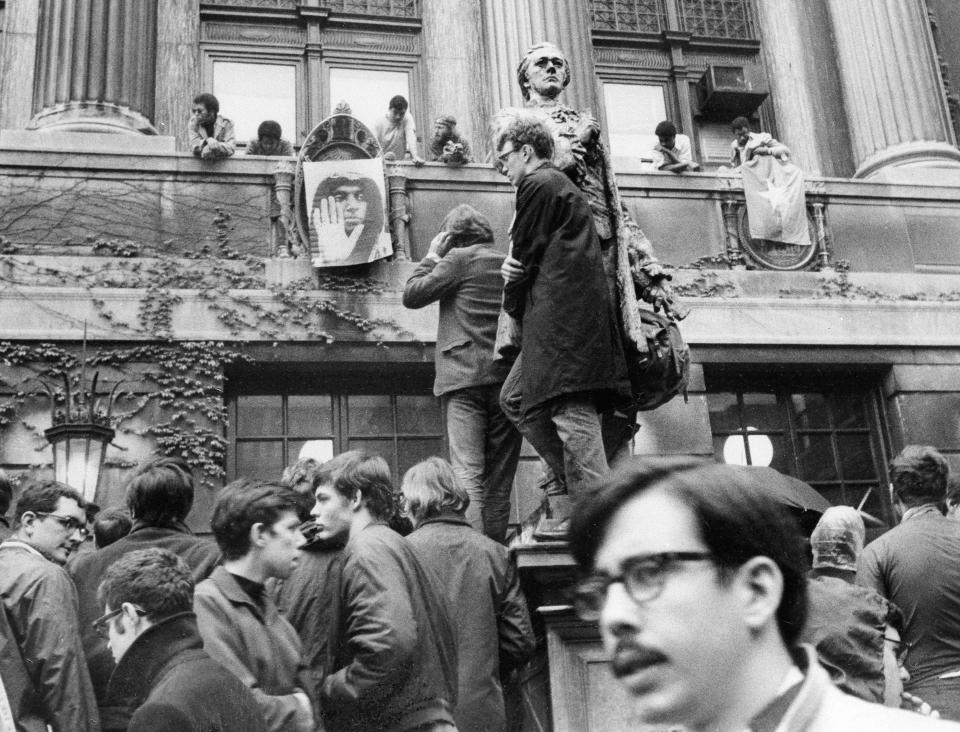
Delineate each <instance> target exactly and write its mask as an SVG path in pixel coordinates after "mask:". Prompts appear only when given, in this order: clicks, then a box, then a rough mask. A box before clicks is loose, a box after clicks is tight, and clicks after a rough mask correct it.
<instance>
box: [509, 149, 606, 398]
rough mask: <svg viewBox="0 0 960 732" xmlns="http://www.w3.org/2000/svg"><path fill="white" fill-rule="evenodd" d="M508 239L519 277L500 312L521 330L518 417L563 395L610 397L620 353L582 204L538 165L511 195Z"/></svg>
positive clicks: (566, 184)
mask: <svg viewBox="0 0 960 732" xmlns="http://www.w3.org/2000/svg"><path fill="white" fill-rule="evenodd" d="M511 238H512V241H513V250H512V255H513V257H514V258H515V259H517V260H519V261H520V263H521V264H522V265H523V266H524V269H525V274H524V277H523V278H522V279H521V280H519V281H517V282H513V283H510V284H508V285H507V286H506V287H505V288H504V296H505V299H504V307H505V309H506V310H507V312H508V313H510V314H511V315H513V316H514V317H515V318H517V319H518V320H520V321H521V326H522V329H523V336H522V353H523V369H522V377H521V379H522V380H521V388H522V392H523V401H522V405H521V409H522V412H523V413H526V412H528V411H529V410H530V409H531V408H533V407H535V406H538V405H540V404H542V403H544V402H546V401H547V400H549V399H552V398H554V397H557V396H560V395H562V394H572V393H576V392H595V393H597V395H598V396H599V395H601V394H609V395H610V396H612V395H613V394H614V393H615V392H616V391H617V390H618V387H620V388H621V389H622V388H623V386H624V385H623V384H620V383H619V380H618V374H621V375H622V374H623V371H622V369H620V370H618V362H617V354H618V353H620V354H622V351H618V350H617V347H616V344H617V343H618V341H617V335H616V323H615V321H614V318H613V317H612V315H611V309H610V303H609V302H608V296H607V288H606V282H605V280H604V274H603V262H602V256H601V251H600V240H599V239H598V238H597V232H596V229H595V227H594V223H593V214H592V213H591V211H590V206H589V204H588V203H587V199H586V198H585V197H584V195H583V193H582V192H581V191H580V190H579V189H578V188H577V187H576V186H575V185H574V184H573V183H571V182H570V179H569V178H567V176H565V175H564V174H563V173H561V172H560V171H559V170H558V169H557V168H555V167H554V166H553V165H552V164H551V163H548V162H544V163H543V164H542V165H541V166H540V167H539V168H537V169H536V170H534V171H532V172H530V173H528V174H527V175H526V176H524V178H523V179H522V180H521V181H520V184H519V186H518V187H517V205H516V216H515V218H514V222H513V227H512V228H511ZM621 358H622V356H621Z"/></svg>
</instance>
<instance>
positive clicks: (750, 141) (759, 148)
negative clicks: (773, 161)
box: [730, 117, 790, 168]
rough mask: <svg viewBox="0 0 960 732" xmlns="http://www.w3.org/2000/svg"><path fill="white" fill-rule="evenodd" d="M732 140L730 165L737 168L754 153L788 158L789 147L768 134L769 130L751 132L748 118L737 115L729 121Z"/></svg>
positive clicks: (746, 161)
mask: <svg viewBox="0 0 960 732" xmlns="http://www.w3.org/2000/svg"><path fill="white" fill-rule="evenodd" d="M730 129H731V130H732V131H733V136H734V140H733V142H731V143H730V166H731V167H733V168H739V167H740V166H741V165H743V164H744V163H748V162H750V160H752V159H753V156H754V155H773V157H775V158H777V159H778V160H789V159H790V149H789V148H788V147H787V146H786V145H784V144H783V143H782V142H778V141H777V140H775V139H773V137H771V136H770V133H769V132H753V131H752V130H751V128H750V120H748V119H747V118H746V117H737V118H736V119H735V120H733V122H731V123H730Z"/></svg>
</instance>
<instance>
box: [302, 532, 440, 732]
mask: <svg viewBox="0 0 960 732" xmlns="http://www.w3.org/2000/svg"><path fill="white" fill-rule="evenodd" d="M344 551H345V557H344V563H343V575H342V579H341V585H340V587H341V589H340V627H339V628H338V629H337V632H336V633H335V634H334V637H335V638H337V639H339V641H340V642H339V644H338V647H337V648H336V649H335V651H334V659H335V662H334V666H333V667H334V668H335V669H337V670H336V671H335V672H334V673H333V674H331V675H330V676H328V677H327V678H326V680H325V681H324V683H323V693H322V696H321V699H320V706H321V707H322V708H323V710H324V715H325V721H326V722H327V727H328V728H329V729H332V730H337V731H338V732H340V731H341V730H364V731H367V730H377V732H390V731H393V730H397V731H398V732H399V731H400V730H410V729H414V728H416V727H419V726H422V725H424V724H427V723H430V722H449V723H451V724H452V723H453V714H452V710H453V707H454V705H455V704H456V701H457V653H456V638H455V635H454V630H453V626H452V622H451V614H450V611H449V609H448V607H447V601H446V598H445V595H444V591H443V589H442V588H441V587H440V583H439V580H438V579H437V577H436V575H434V574H433V573H432V572H430V570H428V569H426V568H425V567H424V566H423V564H421V562H420V560H419V558H418V555H417V553H416V551H415V550H414V548H413V546H411V544H410V543H409V542H408V541H407V540H406V539H404V538H403V537H402V536H400V535H399V534H397V533H396V532H395V531H393V530H392V529H390V528H388V527H387V526H386V525H385V524H381V523H374V524H371V525H369V526H367V527H366V528H364V529H363V530H362V531H360V532H358V534H357V535H356V536H352V537H351V538H350V541H349V542H348V543H347V546H346V549H345V550H344Z"/></svg>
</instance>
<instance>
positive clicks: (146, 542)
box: [67, 522, 220, 730]
mask: <svg viewBox="0 0 960 732" xmlns="http://www.w3.org/2000/svg"><path fill="white" fill-rule="evenodd" d="M150 547H159V548H161V549H168V550H169V551H171V552H173V553H174V554H176V555H177V556H178V557H180V558H181V559H182V560H183V561H184V562H186V563H187V566H188V567H190V570H191V573H192V574H193V581H194V582H199V581H200V580H202V579H204V578H206V577H207V576H208V575H209V574H210V572H212V571H213V568H214V566H216V564H217V561H218V560H219V558H220V550H219V549H218V548H217V545H216V544H214V543H213V542H212V541H209V540H207V539H201V538H199V537H196V536H194V535H193V534H191V533H190V530H189V529H188V528H187V527H186V526H185V525H184V524H182V523H177V524H171V525H169V526H163V527H161V526H147V525H145V524H143V523H141V522H134V524H133V528H132V529H131V530H130V533H129V534H127V535H126V536H125V537H123V538H122V539H120V540H118V541H115V542H114V543H113V544H110V545H109V546H105V547H104V548H103V549H98V550H97V551H95V552H90V553H89V554H81V555H80V556H78V557H76V559H74V560H73V561H72V562H70V564H69V565H68V566H67V571H69V572H70V576H71V577H72V578H73V582H74V584H76V586H77V594H78V596H79V598H80V631H81V633H82V638H83V651H84V653H85V654H86V656H87V665H88V666H89V667H90V678H91V679H92V680H93V689H94V692H95V693H96V695H97V702H98V703H99V704H100V716H101V723H102V724H103V728H104V730H114V729H117V730H125V729H126V728H127V722H128V721H129V710H126V709H119V708H118V709H111V708H110V707H109V705H107V704H106V695H107V682H109V680H110V674H112V673H113V669H114V663H113V656H112V655H111V653H110V649H109V648H107V642H106V641H105V640H104V639H103V638H101V637H100V636H99V635H97V633H96V632H95V631H94V630H93V628H92V627H91V623H93V621H94V620H96V619H97V618H99V617H100V616H101V615H102V614H103V607H102V606H101V605H100V603H99V602H97V588H98V587H99V586H100V582H101V581H102V579H103V574H104V572H106V571H107V568H108V567H109V566H110V565H111V564H113V563H114V562H115V561H117V560H118V559H120V558H121V557H125V556H126V555H127V554H129V553H130V552H135V551H137V550H138V549H147V548H150Z"/></svg>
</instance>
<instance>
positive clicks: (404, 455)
mask: <svg viewBox="0 0 960 732" xmlns="http://www.w3.org/2000/svg"><path fill="white" fill-rule="evenodd" d="M398 452H399V462H400V465H399V470H398V471H397V480H401V479H402V478H403V474H404V473H406V472H407V470H409V469H410V468H412V467H413V466H414V465H416V464H417V463H419V462H420V461H421V460H425V459H426V458H428V457H430V456H431V455H440V456H442V455H443V440H441V439H439V438H437V439H433V440H411V439H405V440H400V444H399V446H398Z"/></svg>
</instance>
